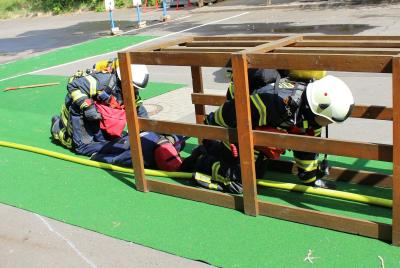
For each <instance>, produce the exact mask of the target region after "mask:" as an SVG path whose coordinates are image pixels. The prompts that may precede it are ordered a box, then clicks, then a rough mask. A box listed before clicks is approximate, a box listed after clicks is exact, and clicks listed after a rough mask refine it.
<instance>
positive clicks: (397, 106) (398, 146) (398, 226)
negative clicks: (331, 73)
mask: <svg viewBox="0 0 400 268" xmlns="http://www.w3.org/2000/svg"><path fill="white" fill-rule="evenodd" d="M392 85H393V90H392V92H393V216H392V225H393V233H392V242H393V245H395V246H400V139H399V137H400V56H397V57H394V58H393V75H392Z"/></svg>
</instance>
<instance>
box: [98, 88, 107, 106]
mask: <svg viewBox="0 0 400 268" xmlns="http://www.w3.org/2000/svg"><path fill="white" fill-rule="evenodd" d="M97 99H98V100H99V101H101V102H105V103H108V102H109V100H110V95H109V94H107V92H106V91H105V90H104V91H102V92H100V93H99V94H98V95H97Z"/></svg>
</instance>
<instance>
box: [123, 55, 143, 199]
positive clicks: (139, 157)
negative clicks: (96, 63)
mask: <svg viewBox="0 0 400 268" xmlns="http://www.w3.org/2000/svg"><path fill="white" fill-rule="evenodd" d="M118 59H119V66H120V69H121V82H122V94H123V96H124V105H125V110H126V121H127V123H128V131H129V142H130V145H131V149H132V150H130V151H131V158H132V163H133V169H134V173H135V181H136V188H137V189H138V190H139V191H142V192H147V191H148V188H147V181H146V176H145V174H144V161H143V154H142V143H141V141H140V136H139V132H140V126H139V122H138V115H137V111H136V98H135V91H134V88H133V85H132V82H131V81H132V74H131V71H130V70H131V64H132V62H131V59H130V57H129V54H128V53H126V52H125V53H122V52H120V53H118Z"/></svg>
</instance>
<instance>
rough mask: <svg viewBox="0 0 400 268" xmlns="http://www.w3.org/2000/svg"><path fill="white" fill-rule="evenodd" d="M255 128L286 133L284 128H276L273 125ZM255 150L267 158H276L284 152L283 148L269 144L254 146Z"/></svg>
mask: <svg viewBox="0 0 400 268" xmlns="http://www.w3.org/2000/svg"><path fill="white" fill-rule="evenodd" d="M256 130H261V131H267V132H277V133H287V132H286V131H284V130H280V129H276V128H274V127H268V126H262V127H256ZM255 149H256V150H258V151H260V152H262V153H263V154H264V155H265V156H266V157H268V158H269V159H274V160H277V159H279V158H280V157H281V155H282V154H283V153H285V149H283V148H278V147H271V146H256V147H255Z"/></svg>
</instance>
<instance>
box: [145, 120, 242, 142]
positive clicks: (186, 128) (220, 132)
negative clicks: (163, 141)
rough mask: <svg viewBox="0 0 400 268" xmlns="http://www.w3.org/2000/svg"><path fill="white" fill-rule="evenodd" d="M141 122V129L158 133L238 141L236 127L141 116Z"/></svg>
mask: <svg viewBox="0 0 400 268" xmlns="http://www.w3.org/2000/svg"><path fill="white" fill-rule="evenodd" d="M139 124H140V129H141V130H148V131H154V132H158V133H169V134H179V135H184V136H190V137H198V138H202V139H212V140H223V141H231V142H236V141H237V134H236V129H229V128H223V127H217V126H207V125H197V124H189V123H179V122H169V121H160V120H152V119H144V118H139Z"/></svg>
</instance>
